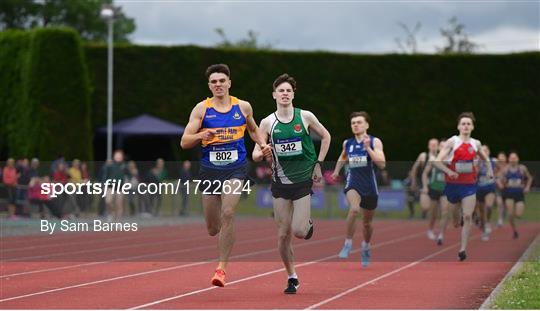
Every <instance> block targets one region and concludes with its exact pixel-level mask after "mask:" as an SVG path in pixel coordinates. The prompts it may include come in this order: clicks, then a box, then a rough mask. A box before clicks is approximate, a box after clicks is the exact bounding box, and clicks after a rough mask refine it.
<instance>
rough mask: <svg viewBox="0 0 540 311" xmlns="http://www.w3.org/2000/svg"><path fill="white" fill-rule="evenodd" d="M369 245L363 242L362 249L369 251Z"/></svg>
mask: <svg viewBox="0 0 540 311" xmlns="http://www.w3.org/2000/svg"><path fill="white" fill-rule="evenodd" d="M369 246H370V245H369V243H366V241H362V249H369Z"/></svg>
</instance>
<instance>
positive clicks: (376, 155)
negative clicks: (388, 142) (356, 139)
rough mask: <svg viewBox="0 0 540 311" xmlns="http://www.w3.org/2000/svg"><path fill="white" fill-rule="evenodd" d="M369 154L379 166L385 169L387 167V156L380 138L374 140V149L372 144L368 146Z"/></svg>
mask: <svg viewBox="0 0 540 311" xmlns="http://www.w3.org/2000/svg"><path fill="white" fill-rule="evenodd" d="M366 150H367V152H368V154H369V156H370V157H371V160H372V161H373V163H375V165H377V167H378V168H379V169H381V170H384V168H385V167H386V157H385V156H384V151H383V143H382V141H381V140H380V139H378V138H375V139H374V140H373V149H371V146H369V145H368V148H366Z"/></svg>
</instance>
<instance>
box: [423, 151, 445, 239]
mask: <svg viewBox="0 0 540 311" xmlns="http://www.w3.org/2000/svg"><path fill="white" fill-rule="evenodd" d="M444 143H445V141H444V140H441V141H440V142H439V147H438V149H439V150H442V149H443V147H444ZM436 158H437V156H436V155H430V159H429V162H428V163H427V164H426V167H425V168H424V171H423V172H422V185H423V186H422V194H424V195H428V196H429V199H430V202H429V208H428V210H431V219H430V220H429V227H428V231H427V236H428V238H429V239H430V240H435V239H437V245H442V241H443V238H444V232H445V230H446V225H447V224H448V201H447V200H446V196H445V195H444V193H443V192H444V187H445V185H446V183H445V182H444V179H445V176H444V172H443V171H441V170H440V169H438V168H437V167H436V166H434V165H433V161H435V159H436ZM439 207H440V208H439ZM439 211H440V214H441V230H440V232H439V235H438V237H435V233H434V232H433V229H434V228H435V222H436V221H437V216H438V214H439Z"/></svg>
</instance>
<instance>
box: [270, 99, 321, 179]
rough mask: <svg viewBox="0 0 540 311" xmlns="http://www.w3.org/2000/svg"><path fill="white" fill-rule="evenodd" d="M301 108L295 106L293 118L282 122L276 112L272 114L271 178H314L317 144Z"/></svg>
mask: <svg viewBox="0 0 540 311" xmlns="http://www.w3.org/2000/svg"><path fill="white" fill-rule="evenodd" d="M301 111H302V110H301V109H299V108H294V116H293V119H292V120H291V122H288V123H282V122H280V121H279V120H278V118H277V115H276V113H273V114H271V115H270V116H269V118H270V124H271V127H270V141H271V143H272V157H273V163H272V181H273V182H274V183H278V184H296V183H300V182H305V181H308V180H311V177H312V174H313V167H314V166H315V163H316V162H317V155H316V153H315V146H314V145H313V141H312V140H311V137H310V136H309V133H308V131H307V129H306V128H305V126H304V123H303V122H302V116H301Z"/></svg>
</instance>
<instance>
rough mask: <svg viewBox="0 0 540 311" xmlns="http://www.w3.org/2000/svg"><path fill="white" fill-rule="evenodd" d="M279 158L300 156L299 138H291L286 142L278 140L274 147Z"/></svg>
mask: <svg viewBox="0 0 540 311" xmlns="http://www.w3.org/2000/svg"><path fill="white" fill-rule="evenodd" d="M274 148H275V150H276V153H277V155H278V156H279V157H290V156H295V155H299V154H302V141H301V138H300V137H298V138H293V139H287V140H278V142H277V143H276V144H275V146H274Z"/></svg>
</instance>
